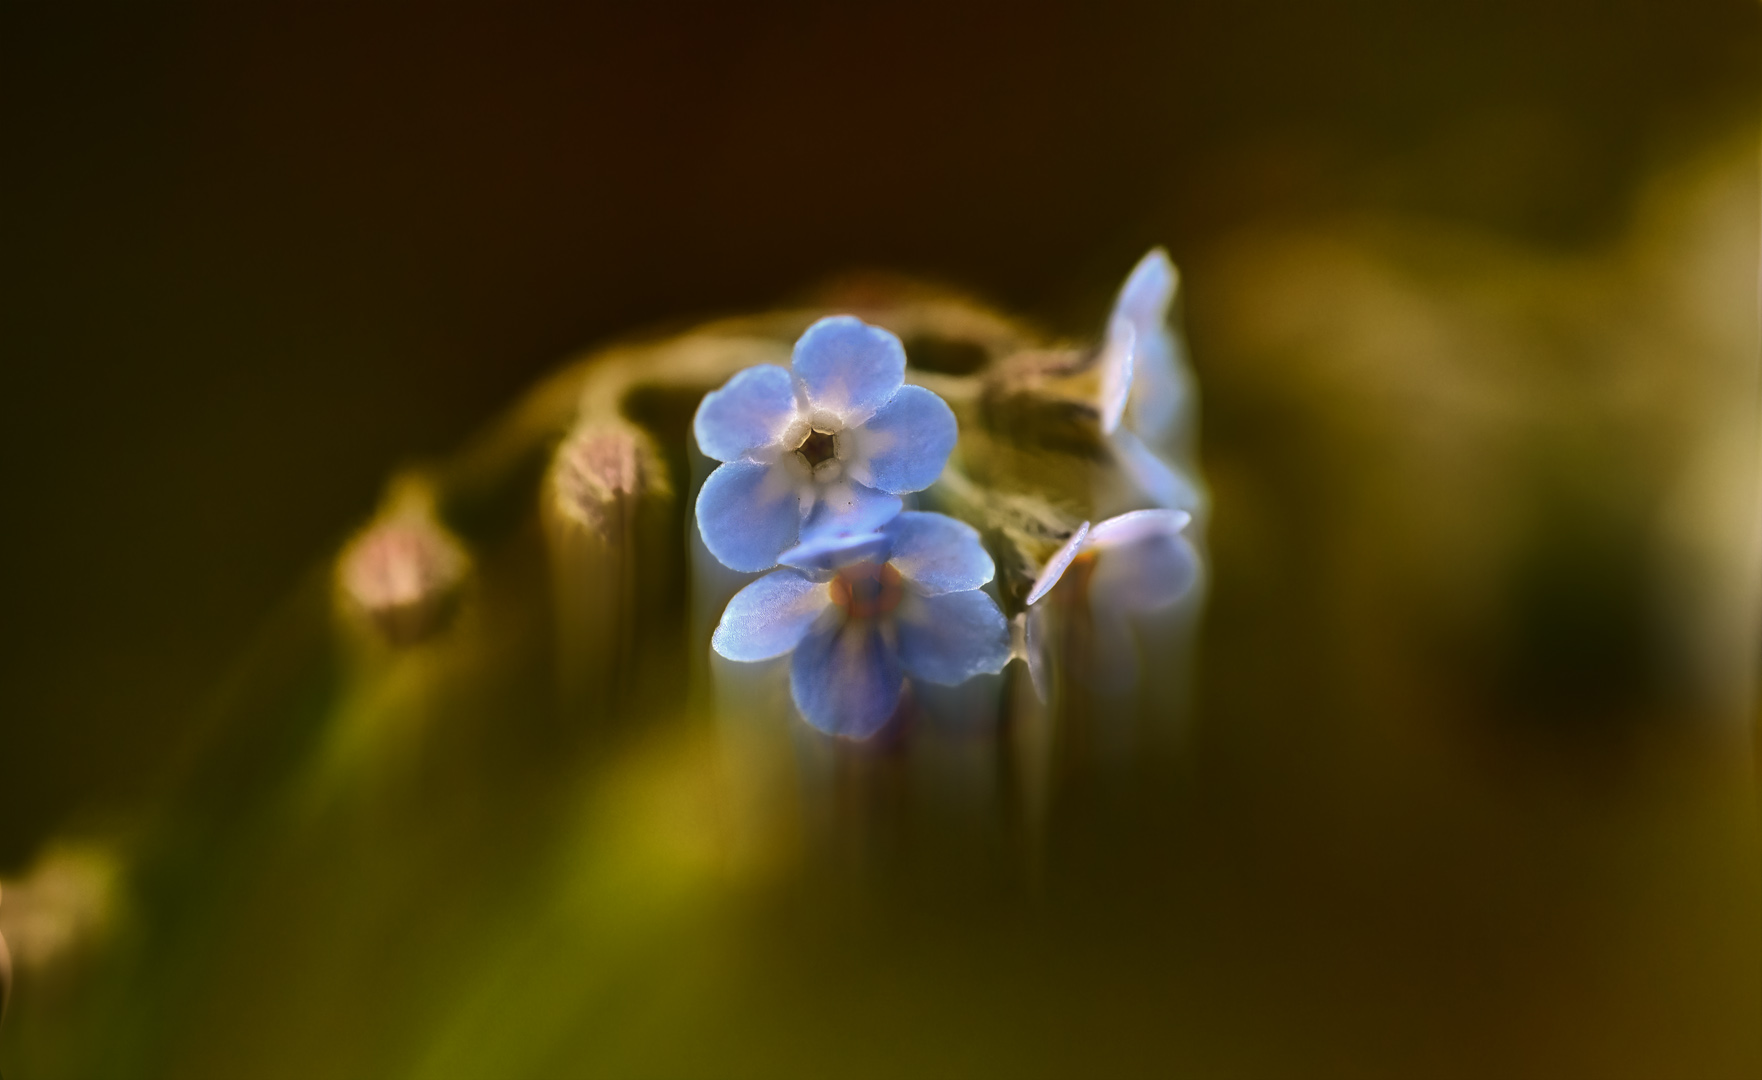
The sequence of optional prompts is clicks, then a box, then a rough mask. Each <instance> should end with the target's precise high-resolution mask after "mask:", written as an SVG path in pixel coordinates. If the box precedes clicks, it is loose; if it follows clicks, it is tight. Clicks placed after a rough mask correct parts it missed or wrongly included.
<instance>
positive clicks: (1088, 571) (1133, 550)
mask: <svg viewBox="0 0 1762 1080" xmlns="http://www.w3.org/2000/svg"><path fill="white" fill-rule="evenodd" d="M1191 520H1192V518H1191V517H1190V516H1189V515H1188V514H1187V513H1186V512H1185V511H1183V510H1134V511H1132V512H1131V513H1129V514H1121V515H1120V516H1118V517H1113V518H1108V519H1107V520H1106V521H1103V522H1101V523H1100V524H1098V525H1095V526H1094V527H1093V528H1092V527H1091V526H1090V524H1089V522H1087V521H1085V522H1084V523H1083V524H1082V525H1081V526H1080V527H1079V528H1078V529H1077V531H1076V532H1074V533H1072V534H1071V537H1070V539H1068V540H1066V541H1065V543H1064V545H1063V546H1062V547H1060V548H1059V549H1058V551H1057V552H1055V553H1054V554H1053V556H1052V558H1051V559H1049V560H1048V561H1047V563H1046V567H1045V568H1044V569H1043V570H1041V571H1040V576H1039V577H1038V578H1036V579H1035V581H1034V587H1033V588H1032V589H1031V590H1030V591H1029V593H1028V600H1027V604H1028V613H1027V626H1026V641H1025V645H1026V652H1027V661H1028V672H1029V674H1030V675H1031V676H1032V677H1033V680H1034V688H1035V690H1036V691H1038V692H1039V694H1040V696H1041V697H1042V698H1044V697H1045V696H1046V692H1047V682H1048V679H1047V669H1048V664H1049V661H1048V658H1047V655H1046V654H1047V651H1048V647H1049V644H1050V638H1051V636H1052V635H1053V634H1054V633H1056V632H1059V631H1062V630H1065V629H1067V628H1068V627H1054V626H1053V625H1051V624H1052V621H1053V620H1054V619H1055V618H1058V617H1059V616H1061V615H1062V616H1063V617H1064V618H1063V619H1062V620H1061V621H1063V622H1066V623H1067V624H1068V623H1069V621H1070V617H1071V616H1072V615H1076V616H1078V617H1080V618H1082V619H1083V620H1084V623H1085V625H1086V627H1087V631H1088V632H1087V634H1086V637H1087V638H1088V639H1089V643H1090V645H1091V646H1092V653H1091V655H1088V656H1085V657H1082V658H1080V659H1081V662H1082V663H1084V664H1085V665H1086V666H1087V668H1088V671H1089V673H1090V675H1091V677H1092V679H1093V681H1094V682H1095V683H1096V684H1097V688H1098V689H1102V690H1111V691H1124V690H1128V689H1130V688H1131V685H1132V684H1133V683H1134V682H1135V681H1136V679H1137V662H1136V658H1135V657H1136V651H1137V650H1136V648H1135V646H1134V643H1133V640H1132V631H1131V620H1132V619H1133V618H1134V617H1137V616H1142V615H1146V614H1149V613H1151V612H1155V611H1159V610H1162V609H1165V608H1168V607H1169V606H1171V605H1172V604H1174V603H1175V602H1176V601H1177V600H1179V599H1180V598H1181V597H1183V596H1185V595H1186V594H1187V591H1188V590H1189V589H1191V588H1192V587H1193V584H1194V582H1195V581H1196V580H1197V579H1198V577H1199V553H1198V552H1197V551H1196V550H1194V547H1193V544H1192V542H1191V541H1190V540H1188V539H1187V537H1186V535H1185V533H1184V531H1183V530H1185V529H1186V527H1187V524H1188V522H1189V521H1191Z"/></svg>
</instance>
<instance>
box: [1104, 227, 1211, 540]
mask: <svg viewBox="0 0 1762 1080" xmlns="http://www.w3.org/2000/svg"><path fill="white" fill-rule="evenodd" d="M1178 283H1179V276H1178V274H1177V273H1176V271H1175V266H1174V264H1173V263H1172V262H1170V261H1169V256H1168V252H1166V251H1164V250H1163V249H1162V248H1156V249H1154V250H1152V251H1151V252H1150V253H1149V254H1148V255H1146V256H1144V258H1142V259H1140V260H1139V261H1138V265H1137V266H1135V267H1133V268H1132V272H1131V274H1130V275H1128V276H1127V278H1126V283H1125V284H1124V285H1123V286H1121V287H1120V294H1119V296H1118V297H1117V298H1116V299H1115V300H1114V306H1113V311H1112V312H1111V313H1110V314H1109V316H1108V323H1107V339H1106V341H1105V342H1104V343H1103V345H1102V350H1101V359H1100V365H1101V428H1102V431H1103V433H1104V434H1106V435H1107V436H1108V439H1109V442H1110V443H1111V444H1112V446H1113V449H1114V456H1115V459H1116V460H1117V461H1118V462H1119V465H1120V467H1121V469H1122V470H1124V471H1125V473H1126V474H1127V475H1128V476H1130V477H1131V478H1132V481H1133V483H1134V484H1135V485H1136V486H1137V487H1138V489H1139V490H1141V491H1143V492H1144V493H1145V494H1146V495H1147V496H1149V497H1150V499H1151V501H1153V502H1155V503H1156V504H1157V505H1158V506H1162V507H1167V508H1180V509H1186V510H1192V509H1196V508H1198V506H1199V505H1200V503H1201V501H1202V497H1201V495H1200V493H1199V490H1198V488H1197V487H1196V486H1195V485H1194V484H1193V483H1192V481H1191V480H1189V479H1188V477H1187V476H1186V474H1185V473H1183V472H1181V471H1179V470H1176V469H1173V468H1171V467H1170V466H1169V465H1168V463H1167V462H1165V461H1164V460H1163V459H1162V458H1161V457H1160V456H1159V455H1158V454H1157V453H1156V452H1155V451H1154V450H1153V449H1152V447H1158V448H1163V449H1165V450H1166V449H1167V448H1169V447H1170V446H1171V445H1172V444H1175V443H1178V442H1180V441H1181V440H1182V439H1183V438H1184V437H1185V436H1186V434H1187V428H1188V427H1189V424H1190V420H1189V415H1188V414H1189V413H1190V411H1191V409H1192V396H1193V395H1192V388H1191V386H1190V385H1189V377H1188V375H1187V371H1186V365H1185V363H1184V362H1183V359H1182V356H1181V347H1180V343H1179V341H1178V340H1177V339H1176V338H1175V335H1174V334H1173V333H1172V332H1171V331H1170V330H1169V325H1168V308H1169V301H1170V300H1172V299H1173V298H1174V294H1175V287H1176V285H1177V284H1178Z"/></svg>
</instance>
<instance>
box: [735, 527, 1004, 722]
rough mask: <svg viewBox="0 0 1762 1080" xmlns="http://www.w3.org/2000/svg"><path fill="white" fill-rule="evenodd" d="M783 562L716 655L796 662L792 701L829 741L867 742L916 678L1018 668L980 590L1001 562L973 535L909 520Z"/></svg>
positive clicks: (810, 548)
mask: <svg viewBox="0 0 1762 1080" xmlns="http://www.w3.org/2000/svg"><path fill="white" fill-rule="evenodd" d="M782 561H783V563H784V564H785V566H784V568H783V569H779V570H775V571H773V572H772V573H770V574H767V575H765V576H764V577H762V578H759V579H758V580H757V581H754V582H752V583H751V584H749V585H747V587H746V588H744V589H742V590H741V591H740V592H739V593H737V594H736V595H735V597H734V599H733V600H730V601H729V602H728V607H727V609H726V610H725V611H724V612H723V613H722V622H721V625H719V626H717V627H716V633H715V635H714V637H713V638H712V639H711V644H712V645H714V647H715V649H716V651H717V652H719V653H721V654H722V655H723V656H726V657H727V658H729V659H730V660H745V661H752V660H768V659H771V658H772V657H776V656H782V655H783V654H785V653H789V652H793V653H794V654H795V655H794V656H793V657H792V658H791V659H790V671H789V688H790V693H791V696H793V697H794V698H795V704H796V707H797V708H798V709H800V710H801V714H802V716H804V717H805V718H806V719H807V721H808V723H810V724H812V725H813V726H814V727H816V728H818V729H820V730H821V731H824V732H827V733H828V734H832V735H845V736H849V737H851V738H857V739H861V738H866V737H868V736H869V735H873V734H874V733H875V732H876V731H878V730H880V729H881V727H882V726H883V725H884V724H886V723H887V721H888V719H889V718H890V717H891V716H892V715H893V713H894V710H895V709H896V708H897V707H898V705H899V698H900V693H901V690H902V688H903V686H904V682H905V679H906V677H907V676H910V677H911V678H914V679H920V680H922V681H924V682H930V683H940V684H943V685H949V686H952V685H954V684H956V683H961V682H965V681H966V680H967V679H969V678H971V677H972V676H974V675H980V674H989V673H994V672H998V671H1002V670H1003V666H1004V665H1005V664H1006V663H1008V662H1009V658H1010V650H1009V628H1008V626H1007V624H1006V623H1005V622H1004V619H1003V613H1002V612H1001V611H999V610H998V607H997V603H996V602H995V601H994V600H992V599H991V597H989V596H987V595H986V594H985V593H983V592H981V591H979V587H980V586H982V585H984V584H985V583H986V582H987V581H990V580H991V575H992V572H993V570H994V567H993V565H992V562H991V556H989V555H987V554H986V553H985V549H984V548H983V547H982V546H981V545H980V543H979V534H978V533H977V532H976V531H974V530H973V528H972V527H971V526H969V525H965V524H963V523H961V522H959V521H956V520H954V519H953V518H950V517H944V516H943V515H941V514H926V513H917V512H914V511H907V512H905V513H902V514H900V515H899V516H898V517H896V518H894V519H893V520H892V521H890V522H888V523H887V524H885V525H883V526H882V527H881V529H880V531H879V532H876V533H871V534H869V535H867V536H835V537H827V538H823V539H820V540H817V541H811V542H809V543H806V544H802V545H800V546H798V547H796V548H793V549H791V550H789V551H786V552H783V553H782Z"/></svg>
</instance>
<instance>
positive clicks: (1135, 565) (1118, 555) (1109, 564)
mask: <svg viewBox="0 0 1762 1080" xmlns="http://www.w3.org/2000/svg"><path fill="white" fill-rule="evenodd" d="M1189 520H1190V519H1189V517H1188V516H1187V515H1186V514H1185V513H1182V512H1181V511H1179V510H1137V511H1134V512H1132V513H1130V514H1121V515H1120V516H1119V517H1116V518H1110V519H1108V520H1107V521H1104V522H1102V523H1101V524H1099V525H1097V526H1096V527H1095V529H1094V531H1093V532H1091V533H1090V534H1089V543H1090V546H1091V547H1093V548H1094V549H1095V553H1096V558H1095V573H1094V574H1093V575H1092V576H1091V577H1090V579H1089V599H1090V603H1091V604H1092V605H1094V607H1095V608H1096V622H1097V624H1098V625H1099V624H1100V622H1101V621H1102V619H1103V616H1102V612H1103V611H1112V612H1132V611H1154V610H1156V609H1157V608H1163V607H1167V606H1169V605H1170V604H1172V603H1174V602H1175V601H1176V600H1179V599H1180V598H1181V597H1182V596H1183V595H1185V594H1186V592H1187V590H1188V589H1190V588H1192V587H1193V582H1194V581H1195V580H1196V579H1197V578H1198V576H1199V553H1198V552H1197V551H1195V550H1194V548H1193V545H1192V544H1191V543H1190V542H1189V541H1188V540H1187V537H1186V536H1185V535H1183V534H1182V531H1181V530H1182V529H1184V528H1185V527H1186V525H1187V522H1188V521H1189Z"/></svg>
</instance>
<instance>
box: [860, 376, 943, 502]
mask: <svg viewBox="0 0 1762 1080" xmlns="http://www.w3.org/2000/svg"><path fill="white" fill-rule="evenodd" d="M957 437H959V428H958V427H957V426H956V424H955V422H954V412H953V410H951V409H950V408H949V407H948V403H947V402H945V401H943V400H942V399H941V398H939V397H937V396H936V395H935V394H934V393H933V392H931V391H929V390H926V389H924V388H923V387H921V386H902V387H900V388H899V393H897V394H895V395H893V400H892V401H889V402H888V403H887V404H886V405H884V406H882V408H881V410H880V411H879V412H877V413H876V414H875V415H874V417H872V418H871V419H870V420H869V422H868V423H867V424H864V425H863V426H862V428H861V429H860V432H859V433H858V434H857V435H856V441H857V452H858V454H859V457H860V460H859V461H857V462H854V463H853V467H854V468H857V469H862V468H865V467H866V468H867V470H868V473H869V479H868V480H867V481H865V482H866V483H869V484H870V485H871V486H873V487H877V488H880V489H881V490H882V491H893V492H900V491H922V490H923V489H924V488H927V487H929V486H930V485H931V484H934V483H935V482H936V478H937V477H938V476H941V475H942V467H943V466H944V465H946V464H948V455H949V453H950V452H951V451H952V450H953V449H954V443H955V439H956V438H957ZM858 479H862V477H861V476H860V475H859V477H858Z"/></svg>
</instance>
